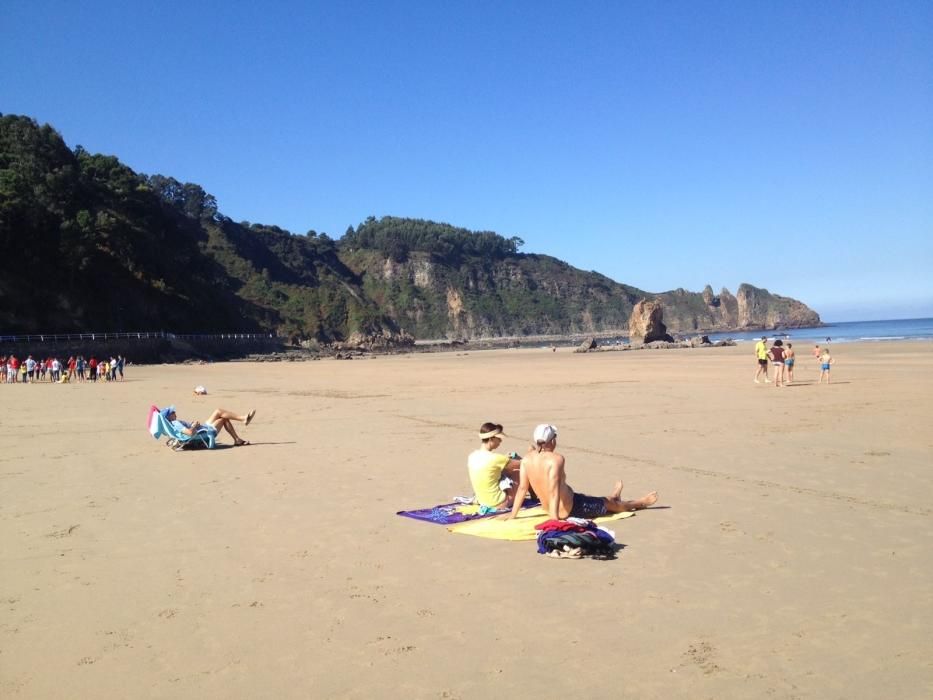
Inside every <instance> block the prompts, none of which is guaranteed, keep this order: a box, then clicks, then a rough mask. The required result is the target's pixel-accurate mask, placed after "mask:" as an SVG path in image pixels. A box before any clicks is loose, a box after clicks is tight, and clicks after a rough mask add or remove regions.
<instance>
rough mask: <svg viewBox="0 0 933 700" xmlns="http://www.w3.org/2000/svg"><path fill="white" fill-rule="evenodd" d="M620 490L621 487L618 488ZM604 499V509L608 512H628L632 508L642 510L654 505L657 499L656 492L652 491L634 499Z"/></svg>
mask: <svg viewBox="0 0 933 700" xmlns="http://www.w3.org/2000/svg"><path fill="white" fill-rule="evenodd" d="M619 491H620V492H621V488H620V489H619ZM605 501H606V510H608V511H609V512H610V513H628V512H631V511H633V510H644V509H645V508H647V507H648V506H650V505H654V504H655V503H657V501H658V492H657V491H652V492H651V493H648V494H645V495H644V496H642V497H641V498H639V499H637V500H635V501H620V500H618V499H612V500H610V499H608V498H607V499H605Z"/></svg>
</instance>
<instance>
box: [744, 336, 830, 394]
mask: <svg viewBox="0 0 933 700" xmlns="http://www.w3.org/2000/svg"><path fill="white" fill-rule="evenodd" d="M813 357H815V358H816V360H817V362H819V364H820V380H819V382H818V383H819V384H822V383H823V380H824V379H825V380H826V383H827V384H829V383H830V370H831V368H832V364H833V356H832V354H831V353H830V352H829V346H828V345H824V346H823V347H822V348H821V347H820V346H819V345H814V346H813ZM755 358H756V359H757V360H758V367H757V369H756V370H755V384H760V383H761V381H762V377H763V378H764V382H765V384H771V383H772V381H771V380H770V379H769V378H768V366H769V365H770V366H771V367H772V368H773V369H774V382H773V383H774V386H786V385H788V384H791V383H793V381H794V364H795V363H796V360H797V358H796V353H795V351H794V344H793V343H787V345H784V341H783V340H781V339H780V338H778V339H777V340H775V341H774V344H773V345H772V346H771V347H770V348H769V347H768V338H767V337H766V336H762V337H761V340H759V341H758V342H757V343H755Z"/></svg>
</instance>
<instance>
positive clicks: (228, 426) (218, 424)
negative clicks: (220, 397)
mask: <svg viewBox="0 0 933 700" xmlns="http://www.w3.org/2000/svg"><path fill="white" fill-rule="evenodd" d="M210 423H211V425H213V426H214V429H215V430H217V431H218V432H220V429H221V428H223V429H224V430H226V431H227V432H228V433H229V434H230V437H232V438H233V444H234V445H242V444H243V443H244V442H246V441H245V440H243V439H242V438H241V437H240V436H239V435H237V432H236V430H234V428H233V423H232V422H231V421H230V420H228V419H226V418H218V419H217V420H215V421H211V422H210Z"/></svg>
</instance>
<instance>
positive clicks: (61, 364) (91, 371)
mask: <svg viewBox="0 0 933 700" xmlns="http://www.w3.org/2000/svg"><path fill="white" fill-rule="evenodd" d="M125 366H126V358H125V357H123V355H117V356H116V357H112V356H111V357H110V359H106V358H104V359H101V360H98V359H97V358H96V357H95V356H94V355H91V357H90V359H88V360H85V359H84V355H78V356H71V357H69V358H68V359H67V360H61V359H59V358H57V357H46V358H39V359H36V358H35V357H33V356H32V355H27V356H26V359H25V360H21V359H20V358H18V357H17V356H16V355H14V354H11V355H10V356H9V357H3V356H0V383H5V384H17V383H22V384H28V383H30V382H52V383H58V384H67V383H68V382H73V381H77V382H85V381H88V382H96V381H98V380H100V381H109V382H115V381H121V382H122V381H123V377H124V368H125Z"/></svg>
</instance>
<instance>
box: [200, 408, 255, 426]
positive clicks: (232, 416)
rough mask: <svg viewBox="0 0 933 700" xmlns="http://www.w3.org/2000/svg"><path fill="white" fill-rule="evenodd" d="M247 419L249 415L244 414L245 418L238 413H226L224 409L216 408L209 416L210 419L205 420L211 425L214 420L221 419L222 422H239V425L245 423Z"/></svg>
mask: <svg viewBox="0 0 933 700" xmlns="http://www.w3.org/2000/svg"><path fill="white" fill-rule="evenodd" d="M247 418H249V414H246V415H245V416H241V415H239V414H238V413H234V412H233V411H228V410H227V409H225V408H218V409H217V410H216V411H214V412H213V413H212V414H211V417H210V418H208V419H207V422H208V423H213V422H214V421H215V420H218V419H223V420H235V421H239V422H240V423H245V422H246V419H247Z"/></svg>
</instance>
